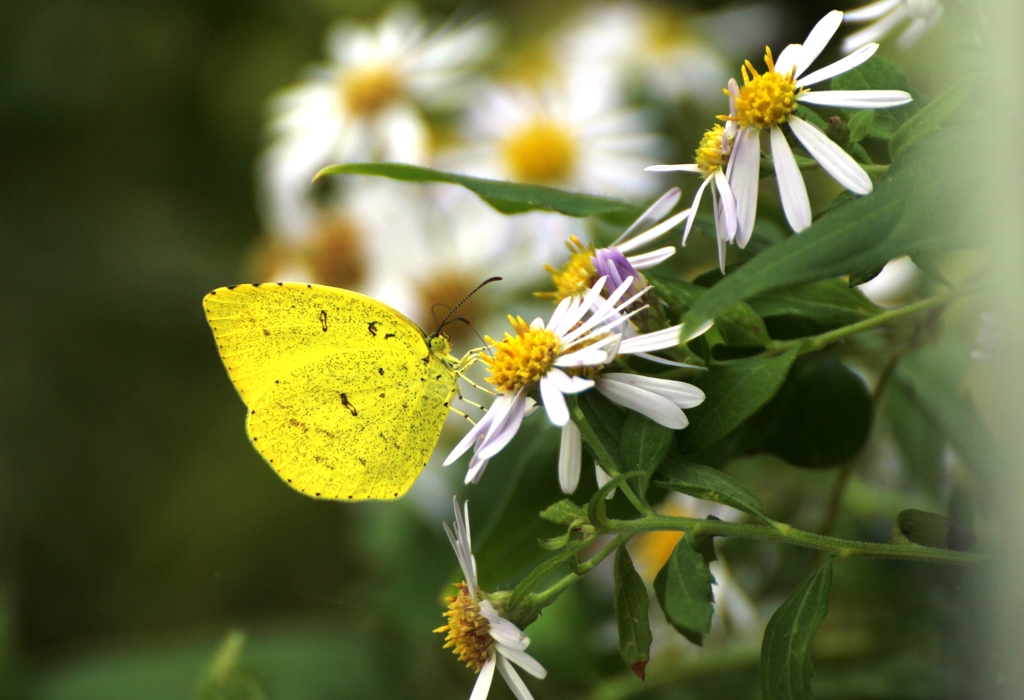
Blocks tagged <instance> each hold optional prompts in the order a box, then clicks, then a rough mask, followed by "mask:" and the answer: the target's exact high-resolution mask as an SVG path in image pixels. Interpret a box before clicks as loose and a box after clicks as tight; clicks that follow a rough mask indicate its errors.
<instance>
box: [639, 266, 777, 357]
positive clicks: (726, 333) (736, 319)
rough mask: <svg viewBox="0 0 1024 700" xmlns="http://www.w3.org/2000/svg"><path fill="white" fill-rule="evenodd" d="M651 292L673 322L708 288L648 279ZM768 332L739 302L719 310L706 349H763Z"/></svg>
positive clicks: (756, 316)
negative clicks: (668, 313)
mask: <svg viewBox="0 0 1024 700" xmlns="http://www.w3.org/2000/svg"><path fill="white" fill-rule="evenodd" d="M647 277H648V279H649V280H650V282H651V284H653V285H654V291H655V293H656V294H657V295H658V298H659V299H661V300H662V301H663V302H664V303H665V305H666V306H667V307H668V309H669V312H670V316H671V317H672V318H673V320H675V319H678V318H680V317H681V316H682V315H683V314H684V313H686V312H687V311H688V310H689V309H690V308H691V307H693V305H694V304H696V303H697V300H699V299H700V298H701V297H702V296H704V295H705V294H706V293H707V291H708V290H707V288H706V287H702V286H700V285H697V284H694V283H692V282H684V281H682V280H676V279H671V278H669V277H660V276H657V275H647ZM768 339H769V337H768V329H767V328H765V325H764V321H763V320H762V319H761V317H760V316H759V315H758V314H757V312H756V311H754V309H752V308H751V307H750V306H749V305H747V304H744V303H742V302H740V303H738V304H733V305H732V306H730V307H728V308H727V309H724V310H722V311H721V312H720V313H719V314H718V315H717V316H716V317H715V325H714V326H713V327H712V330H711V331H710V332H709V334H708V335H707V337H706V340H707V342H708V344H709V345H712V346H713V345H718V344H724V345H733V346H737V347H763V346H764V344H765V343H766V342H767V341H768Z"/></svg>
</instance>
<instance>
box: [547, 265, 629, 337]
mask: <svg viewBox="0 0 1024 700" xmlns="http://www.w3.org/2000/svg"><path fill="white" fill-rule="evenodd" d="M602 279H603V278H602ZM632 285H633V278H632V277H627V278H626V279H625V280H623V281H622V284H620V285H619V286H618V288H617V289H616V290H615V291H614V292H612V293H611V294H609V295H608V297H607V298H606V299H605V300H604V301H603V302H601V304H600V306H598V307H597V308H596V309H594V312H593V314H592V315H591V317H590V318H588V319H587V320H586V321H584V322H583V323H582V324H580V326H579V327H578V328H574V329H573V330H571V331H568V332H567V333H564V334H562V342H563V343H565V344H570V343H572V341H574V340H576V339H577V338H580V337H582V336H583V335H584V334H586V333H587V332H588V331H589V330H591V329H592V328H594V327H595V326H598V325H600V324H601V323H603V322H604V321H606V320H607V319H608V317H609V316H613V315H615V313H616V311H615V304H616V303H617V302H618V301H619V299H621V298H622V297H623V295H625V293H626V292H628V291H629V288H630V287H631V286H632Z"/></svg>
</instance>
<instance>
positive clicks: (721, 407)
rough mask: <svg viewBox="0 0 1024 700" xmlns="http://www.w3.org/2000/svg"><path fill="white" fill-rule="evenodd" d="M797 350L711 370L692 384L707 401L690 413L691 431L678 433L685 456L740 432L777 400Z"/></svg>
mask: <svg viewBox="0 0 1024 700" xmlns="http://www.w3.org/2000/svg"><path fill="white" fill-rule="evenodd" d="M797 352H798V351H797V349H796V348H793V349H791V350H789V351H788V352H786V353H784V354H782V355H778V356H776V357H762V356H758V357H751V358H747V359H743V360H732V361H730V362H722V363H718V364H714V365H712V366H711V368H710V371H709V372H707V373H706V374H703V375H701V376H699V377H697V378H695V379H694V380H693V383H694V384H696V385H698V386H699V387H700V388H701V389H702V390H703V391H704V394H705V395H706V396H707V398H706V399H705V400H704V403H702V404H701V405H700V406H697V407H696V408H691V409H687V412H686V414H687V416H688V417H689V419H690V425H689V427H688V428H686V429H684V430H682V431H681V432H680V433H679V438H678V444H679V449H680V450H682V451H683V453H684V454H685V453H693V452H699V451H701V450H704V449H707V448H709V447H711V446H712V445H714V444H715V443H716V442H718V441H719V440H721V439H722V438H724V437H726V436H727V435H728V434H729V433H731V432H732V431H733V430H735V429H736V428H738V427H739V426H740V425H741V424H742V423H743V422H744V421H745V420H747V419H748V418H750V416H752V415H754V414H755V413H756V412H757V411H758V409H760V408H761V407H762V406H764V405H765V404H766V403H768V401H770V400H771V398H772V397H773V396H775V392H777V391H778V390H779V387H781V386H782V383H783V382H784V381H785V379H786V375H787V374H788V372H789V368H790V366H791V365H792V364H793V361H794V360H795V359H796V357H797Z"/></svg>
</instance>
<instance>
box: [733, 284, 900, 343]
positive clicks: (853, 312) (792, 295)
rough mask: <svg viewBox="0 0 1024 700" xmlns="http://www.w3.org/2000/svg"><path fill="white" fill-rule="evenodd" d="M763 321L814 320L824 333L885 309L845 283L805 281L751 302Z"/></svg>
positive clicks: (755, 298)
mask: <svg viewBox="0 0 1024 700" xmlns="http://www.w3.org/2000/svg"><path fill="white" fill-rule="evenodd" d="M749 304H750V307H751V308H752V309H753V310H754V311H755V312H756V313H757V314H758V315H759V316H761V317H762V318H769V317H771V316H800V317H801V318H807V319H811V320H812V321H814V322H815V323H816V324H817V325H818V326H819V327H820V328H821V330H822V331H826V330H832V329H833V328H839V327H840V326H846V325H849V324H851V323H857V322H858V321H864V320H867V319H869V318H871V317H872V316H875V315H876V314H878V313H880V312H881V311H882V310H881V309H880V308H879V307H878V306H876V305H875V304H874V303H873V302H872V301H871V300H870V299H868V298H867V297H866V296H864V294H863V293H861V292H860V290H857V289H850V287H849V286H848V285H847V284H846V283H845V282H843V281H842V280H838V279H832V280H822V281H820V282H804V283H801V284H793V285H790V286H788V287H782V288H780V289H773V290H771V291H768V292H762V293H761V294H758V295H757V296H755V297H753V298H751V299H750V301H749Z"/></svg>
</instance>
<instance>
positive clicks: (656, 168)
mask: <svg viewBox="0 0 1024 700" xmlns="http://www.w3.org/2000/svg"><path fill="white" fill-rule="evenodd" d="M644 170H646V171H647V172H649V173H675V172H684V173H699V172H700V168H699V167H698V166H697V164H696V163H680V164H678V165H650V166H648V167H646V168H644Z"/></svg>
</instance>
